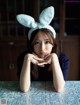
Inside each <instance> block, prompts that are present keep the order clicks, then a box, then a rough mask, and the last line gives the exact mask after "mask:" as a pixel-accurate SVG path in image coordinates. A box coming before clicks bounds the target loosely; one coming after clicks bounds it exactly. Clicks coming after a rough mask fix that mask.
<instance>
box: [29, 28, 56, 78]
mask: <svg viewBox="0 0 80 105" xmlns="http://www.w3.org/2000/svg"><path fill="white" fill-rule="evenodd" d="M40 31H41V32H44V33H45V35H47V36H48V38H49V40H50V43H51V44H52V45H54V47H53V49H52V52H51V53H57V44H56V40H55V39H54V37H53V33H52V32H51V31H50V30H48V29H45V28H42V29H37V30H35V31H34V32H33V33H32V35H31V39H30V41H29V43H28V44H29V52H30V53H32V52H33V51H34V50H33V43H34V41H35V37H36V35H37V33H38V32H40ZM31 73H32V76H33V77H34V78H35V79H37V78H38V74H39V73H38V66H37V65H34V64H31Z"/></svg>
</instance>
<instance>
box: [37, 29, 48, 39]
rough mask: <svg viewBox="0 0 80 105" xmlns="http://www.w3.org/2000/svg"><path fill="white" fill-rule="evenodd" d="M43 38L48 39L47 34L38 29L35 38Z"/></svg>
mask: <svg viewBox="0 0 80 105" xmlns="http://www.w3.org/2000/svg"><path fill="white" fill-rule="evenodd" d="M43 39H49V37H48V34H46V33H45V32H41V31H39V32H38V33H37V34H36V36H35V40H43Z"/></svg>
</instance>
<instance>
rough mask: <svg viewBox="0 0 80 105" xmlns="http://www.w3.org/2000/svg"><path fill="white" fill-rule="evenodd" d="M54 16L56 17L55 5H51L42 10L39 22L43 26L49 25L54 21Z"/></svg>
mask: <svg viewBox="0 0 80 105" xmlns="http://www.w3.org/2000/svg"><path fill="white" fill-rule="evenodd" d="M53 17H54V7H52V6H50V7H48V8H46V9H44V10H43V11H42V12H41V14H40V16H39V22H40V23H41V24H42V25H43V26H45V25H48V24H50V22H51V21H52V19H53Z"/></svg>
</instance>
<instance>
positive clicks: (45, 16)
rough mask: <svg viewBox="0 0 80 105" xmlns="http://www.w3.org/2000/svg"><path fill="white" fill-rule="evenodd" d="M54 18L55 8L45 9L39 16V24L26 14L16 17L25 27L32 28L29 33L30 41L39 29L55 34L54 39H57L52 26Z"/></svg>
mask: <svg viewBox="0 0 80 105" xmlns="http://www.w3.org/2000/svg"><path fill="white" fill-rule="evenodd" d="M53 17H54V7H52V6H50V7H48V8H45V9H44V10H43V11H42V12H41V13H40V15H39V22H36V21H35V19H34V18H33V17H31V16H30V15H26V14H19V15H17V16H16V18H17V21H18V22H19V23H20V24H22V25H23V26H25V27H28V28H31V29H30V30H29V32H28V39H29V40H30V38H31V35H32V32H33V31H35V30H37V29H42V28H46V29H49V30H50V31H51V32H52V33H53V37H54V38H56V32H55V30H54V28H53V27H52V26H51V25H50V23H51V21H52V19H53Z"/></svg>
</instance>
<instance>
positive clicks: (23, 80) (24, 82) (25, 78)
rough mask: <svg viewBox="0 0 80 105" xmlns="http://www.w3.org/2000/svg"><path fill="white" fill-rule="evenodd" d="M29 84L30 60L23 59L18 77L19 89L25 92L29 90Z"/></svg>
mask: <svg viewBox="0 0 80 105" xmlns="http://www.w3.org/2000/svg"><path fill="white" fill-rule="evenodd" d="M30 82H31V80H30V60H28V59H26V58H25V59H24V63H23V67H22V70H21V75H20V89H21V90H22V91H23V92H27V91H28V90H29V88H30Z"/></svg>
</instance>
